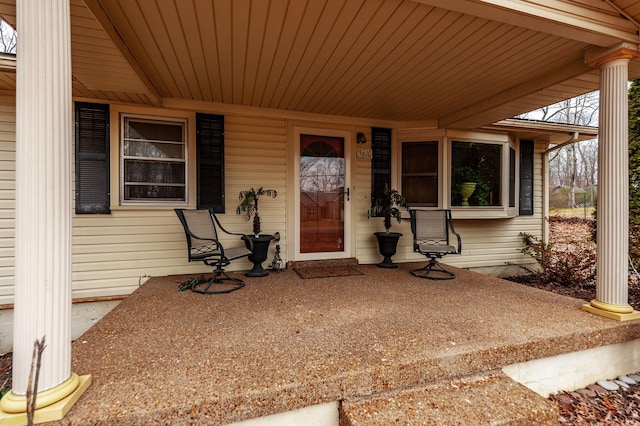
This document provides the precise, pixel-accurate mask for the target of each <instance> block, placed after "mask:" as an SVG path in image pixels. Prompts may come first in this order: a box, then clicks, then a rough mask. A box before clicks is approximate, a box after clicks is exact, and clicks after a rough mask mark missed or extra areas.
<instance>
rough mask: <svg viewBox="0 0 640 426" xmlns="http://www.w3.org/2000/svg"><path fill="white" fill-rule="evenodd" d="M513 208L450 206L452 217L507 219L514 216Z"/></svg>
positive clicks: (515, 214)
mask: <svg viewBox="0 0 640 426" xmlns="http://www.w3.org/2000/svg"><path fill="white" fill-rule="evenodd" d="M516 216H517V213H516V211H515V210H514V209H512V208H510V209H509V210H506V209H504V208H502V207H451V217H452V218H453V219H509V218H513V217H516Z"/></svg>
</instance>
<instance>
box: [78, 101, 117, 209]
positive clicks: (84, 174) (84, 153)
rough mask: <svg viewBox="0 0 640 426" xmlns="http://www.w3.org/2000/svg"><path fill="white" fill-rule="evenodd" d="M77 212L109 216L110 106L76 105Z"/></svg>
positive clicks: (79, 103)
mask: <svg viewBox="0 0 640 426" xmlns="http://www.w3.org/2000/svg"><path fill="white" fill-rule="evenodd" d="M75 106H76V107H75V133H76V134H75V136H76V137H75V139H76V140H75V142H76V143H75V145H76V147H75V148H76V213H79V214H87V213H89V214H91V213H94V214H95V213H102V214H104V213H110V212H111V210H110V208H109V195H110V194H109V105H107V104H92V103H84V102H77V103H76V105H75Z"/></svg>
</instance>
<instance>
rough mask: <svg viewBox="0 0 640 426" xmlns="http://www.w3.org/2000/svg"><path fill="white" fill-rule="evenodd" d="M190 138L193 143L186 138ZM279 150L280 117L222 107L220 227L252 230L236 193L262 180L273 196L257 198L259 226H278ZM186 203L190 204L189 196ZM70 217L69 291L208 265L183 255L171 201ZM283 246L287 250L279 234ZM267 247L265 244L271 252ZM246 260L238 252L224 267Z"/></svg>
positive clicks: (107, 290) (111, 290)
mask: <svg viewBox="0 0 640 426" xmlns="http://www.w3.org/2000/svg"><path fill="white" fill-rule="evenodd" d="M204 112H208V111H204ZM212 112H213V113H215V111H212ZM114 124H115V123H112V125H114ZM189 125H190V126H192V125H193V123H191V122H190V123H189ZM190 144H191V147H193V141H190ZM112 146H113V145H112ZM285 154H286V126H285V121H284V120H280V119H266V118H253V117H240V116H233V115H225V187H226V188H225V190H226V196H225V214H220V215H218V217H219V219H220V220H221V222H222V224H223V226H224V227H225V228H226V229H227V230H229V231H231V232H237V233H243V234H246V233H250V232H251V230H252V223H251V222H249V221H248V220H247V218H246V216H238V215H236V212H235V211H236V206H237V205H238V203H239V200H238V194H239V193H240V191H242V190H246V189H249V188H251V187H254V188H256V189H257V188H259V187H260V186H263V187H264V188H265V189H275V190H277V191H278V197H277V198H275V199H271V198H268V197H265V198H261V199H260V204H259V209H260V217H261V219H262V231H263V233H273V232H275V231H280V232H281V233H284V226H285V220H286V216H285V215H284V214H283V212H284V211H285V199H286V188H285V181H286V179H285V170H286V167H285V160H286V155H285ZM191 167H195V165H194V164H192V165H191ZM191 184H192V185H193V184H194V182H191ZM113 203H114V200H112V204H113ZM190 207H195V201H193V203H192V205H191V206H190ZM73 224H74V228H73V296H74V297H96V296H112V295H121V294H129V293H131V292H132V291H134V290H135V289H136V287H137V286H138V285H140V284H141V283H143V282H144V281H145V280H146V278H147V277H149V276H163V275H174V274H189V273H201V272H210V271H211V269H212V268H210V267H207V266H205V265H204V264H202V263H201V262H194V263H189V262H187V252H186V243H185V238H184V232H183V230H182V227H181V226H180V223H179V221H178V219H177V217H176V215H175V213H174V212H173V209H172V208H170V207H157V208H153V207H145V208H136V207H131V208H127V207H118V208H114V209H113V210H112V213H111V214H110V215H75V216H74V222H73ZM222 237H223V238H222V239H223V242H224V243H225V244H228V245H229V246H236V245H238V246H241V245H243V242H242V241H241V240H240V239H239V237H236V236H231V237H230V236H227V235H226V234H222ZM282 249H283V250H286V239H283V241H282ZM273 250H274V247H273V245H272V247H271V252H270V254H269V255H270V257H271V256H272V255H273ZM265 263H266V262H265ZM250 266H251V264H250V263H249V262H248V261H247V260H242V261H236V262H234V263H233V264H232V265H230V266H229V267H228V268H227V269H228V270H246V269H249V268H250ZM265 266H266V265H265Z"/></svg>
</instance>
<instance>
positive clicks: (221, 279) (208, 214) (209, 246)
mask: <svg viewBox="0 0 640 426" xmlns="http://www.w3.org/2000/svg"><path fill="white" fill-rule="evenodd" d="M174 211H175V212H176V214H177V215H178V218H179V219H180V223H182V226H183V227H184V233H185V236H186V239H187V250H188V251H187V256H188V259H189V262H197V261H200V262H204V263H205V265H209V266H214V267H215V270H214V271H213V276H212V277H211V278H209V280H208V281H206V282H204V283H198V284H196V285H194V286H192V287H191V290H192V291H195V292H196V293H204V294H220V293H231V292H232V291H235V290H238V289H240V288H242V287H244V281H242V280H241V279H238V278H233V277H230V276H229V275H228V274H227V273H226V272H225V271H224V267H225V266H227V265H229V264H230V263H231V261H232V260H236V259H240V258H242V257H245V256H249V255H250V254H251V249H252V247H249V248H246V247H229V248H225V247H224V246H223V244H222V242H220V240H219V239H218V228H220V230H221V231H223V232H224V233H226V234H229V235H239V236H242V234H236V233H233V232H229V231H227V230H226V229H224V228H223V227H222V225H221V224H220V221H219V220H218V218H217V217H216V215H215V213H214V212H213V210H211V209H197V210H188V209H174Z"/></svg>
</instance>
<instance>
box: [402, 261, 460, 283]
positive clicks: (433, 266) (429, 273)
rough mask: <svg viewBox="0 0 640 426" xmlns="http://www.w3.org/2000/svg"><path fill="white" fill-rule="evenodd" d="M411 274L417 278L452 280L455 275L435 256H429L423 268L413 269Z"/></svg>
mask: <svg viewBox="0 0 640 426" xmlns="http://www.w3.org/2000/svg"><path fill="white" fill-rule="evenodd" d="M411 274H413V275H415V276H416V277H419V278H427V279H429V280H452V279H454V278H455V277H456V274H454V273H453V272H451V271H447V270H446V269H445V268H444V267H443V266H442V264H441V263H440V262H438V260H437V259H436V258H431V259H430V260H429V263H427V266H425V267H424V268H419V269H414V270H413V271H411Z"/></svg>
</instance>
